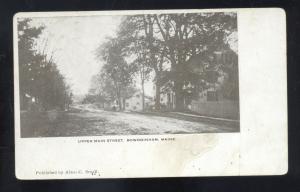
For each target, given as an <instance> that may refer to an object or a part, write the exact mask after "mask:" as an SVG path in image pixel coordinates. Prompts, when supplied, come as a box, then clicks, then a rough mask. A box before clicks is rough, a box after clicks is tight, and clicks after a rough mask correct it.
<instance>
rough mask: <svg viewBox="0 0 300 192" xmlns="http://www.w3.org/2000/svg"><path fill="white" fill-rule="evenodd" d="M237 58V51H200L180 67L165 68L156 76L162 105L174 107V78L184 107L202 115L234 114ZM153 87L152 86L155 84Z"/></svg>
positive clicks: (169, 107)
mask: <svg viewBox="0 0 300 192" xmlns="http://www.w3.org/2000/svg"><path fill="white" fill-rule="evenodd" d="M237 62H238V60H237V54H236V53H235V52H233V51H232V50H229V49H224V50H218V51H215V52H213V53H208V52H203V53H201V54H199V55H195V56H193V57H191V58H190V59H189V61H188V63H187V65H186V67H185V68H184V69H183V71H180V72H175V71H165V72H164V73H162V76H161V78H160V84H161V87H160V103H161V105H162V109H164V108H165V109H167V110H174V109H175V106H176V94H175V92H174V90H175V89H174V88H175V87H174V84H175V83H174V82H175V80H177V81H178V79H180V80H181V81H182V82H181V83H182V91H181V94H182V99H183V101H182V102H183V105H184V109H185V110H192V111H195V112H199V113H201V114H204V115H205V114H206V113H207V115H212V116H220V117H230V118H237V117H238V114H237V112H238V111H239V110H238V65H237V64H238V63H237ZM153 88H154V90H156V87H155V85H154V87H153ZM154 99H155V98H154ZM224 108H226V109H224ZM227 109H228V110H227Z"/></svg>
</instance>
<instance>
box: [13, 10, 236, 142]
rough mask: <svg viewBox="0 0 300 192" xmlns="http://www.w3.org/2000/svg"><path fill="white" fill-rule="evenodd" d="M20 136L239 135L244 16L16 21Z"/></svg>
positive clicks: (122, 17) (118, 17) (173, 15)
mask: <svg viewBox="0 0 300 192" xmlns="http://www.w3.org/2000/svg"><path fill="white" fill-rule="evenodd" d="M17 34H18V59H19V85H20V94H19V96H20V119H21V122H20V124H21V137H24V138H26V137H66V136H102V135H156V134H178V133H180V134H189V133H193V134H197V133H226V132H239V76H238V46H237V42H238V35H237V14H236V13H235V12H209V13H205V12H202V13H169V14H168V13H166V14H164V13H162V14H138V15H111V16H110V15H103V16H101V15H100V16H99V15H98V16H77V17H73V16H60V17H32V18H30V17H28V18H19V19H18V20H17Z"/></svg>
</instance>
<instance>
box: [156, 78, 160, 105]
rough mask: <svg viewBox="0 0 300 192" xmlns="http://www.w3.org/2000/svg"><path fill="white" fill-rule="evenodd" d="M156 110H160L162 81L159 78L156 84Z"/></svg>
mask: <svg viewBox="0 0 300 192" xmlns="http://www.w3.org/2000/svg"><path fill="white" fill-rule="evenodd" d="M155 110H160V83H159V81H158V80H156V84H155Z"/></svg>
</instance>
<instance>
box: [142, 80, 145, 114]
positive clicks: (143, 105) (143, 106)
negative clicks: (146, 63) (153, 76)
mask: <svg viewBox="0 0 300 192" xmlns="http://www.w3.org/2000/svg"><path fill="white" fill-rule="evenodd" d="M142 110H143V111H144V110H145V87H144V79H142Z"/></svg>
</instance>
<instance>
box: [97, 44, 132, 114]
mask: <svg viewBox="0 0 300 192" xmlns="http://www.w3.org/2000/svg"><path fill="white" fill-rule="evenodd" d="M120 43H121V42H120V41H119V40H118V39H117V38H110V39H107V41H106V42H105V43H104V44H103V45H101V47H100V48H99V49H98V52H97V57H98V58H99V59H101V60H102V61H104V65H103V66H102V72H101V74H102V78H103V81H104V82H105V83H106V84H107V83H108V82H109V81H110V83H111V84H112V87H113V89H114V93H115V94H114V95H115V97H116V99H117V100H118V104H119V108H120V110H122V109H124V108H125V105H124V99H125V98H126V97H127V88H128V87H130V86H131V84H132V82H133V76H134V73H135V71H136V69H135V66H134V65H130V64H128V63H127V62H126V60H125V58H124V56H123V52H122V46H121V45H120ZM107 81H108V82H107Z"/></svg>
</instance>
